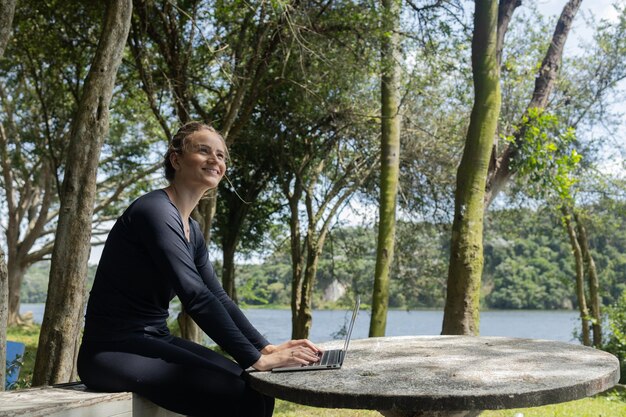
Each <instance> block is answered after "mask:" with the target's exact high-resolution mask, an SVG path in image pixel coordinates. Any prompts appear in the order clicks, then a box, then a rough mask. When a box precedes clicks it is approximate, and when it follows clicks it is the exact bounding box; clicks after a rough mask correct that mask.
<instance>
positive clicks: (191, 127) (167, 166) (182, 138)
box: [163, 122, 228, 182]
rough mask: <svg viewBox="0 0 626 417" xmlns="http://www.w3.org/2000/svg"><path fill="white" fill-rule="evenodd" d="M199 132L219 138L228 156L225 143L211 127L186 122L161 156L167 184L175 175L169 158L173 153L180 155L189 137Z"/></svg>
mask: <svg viewBox="0 0 626 417" xmlns="http://www.w3.org/2000/svg"><path fill="white" fill-rule="evenodd" d="M201 130H208V131H209V132H212V133H215V134H216V135H217V137H219V138H220V140H221V141H222V144H223V145H224V150H225V151H226V153H227V154H228V147H227V146H226V141H225V140H224V138H223V137H222V135H221V134H220V132H218V131H217V130H216V129H215V128H214V127H213V126H211V125H208V124H206V123H202V122H187V123H185V124H184V125H182V126H181V127H180V128H179V129H178V131H177V132H176V134H175V135H174V136H173V137H172V139H171V140H170V143H169V144H168V147H167V151H166V152H165V155H163V169H164V170H165V179H166V180H168V181H169V182H172V181H173V180H174V176H175V175H176V170H175V169H174V166H173V165H172V161H171V160H170V157H171V156H172V154H173V153H177V154H182V153H183V152H184V151H185V150H187V144H188V143H189V137H190V136H191V135H193V134H194V133H196V132H199V131H201Z"/></svg>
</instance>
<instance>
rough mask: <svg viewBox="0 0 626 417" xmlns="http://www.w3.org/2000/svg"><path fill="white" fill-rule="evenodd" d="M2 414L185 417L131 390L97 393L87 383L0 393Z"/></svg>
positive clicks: (4, 416) (29, 416)
mask: <svg viewBox="0 0 626 417" xmlns="http://www.w3.org/2000/svg"><path fill="white" fill-rule="evenodd" d="M0 416H1V417H17V416H19V417H84V416H89V417H184V416H183V415H182V414H177V413H173V412H171V411H168V410H165V409H164V408H161V407H159V406H157V405H155V404H154V403H152V402H150V401H148V400H146V399H145V398H142V397H140V396H139V395H137V394H133V393H131V392H116V393H106V392H94V391H89V390H88V389H87V388H86V387H85V386H84V385H83V384H80V383H69V384H60V385H55V386H51V387H41V388H31V389H23V390H14V391H6V392H0Z"/></svg>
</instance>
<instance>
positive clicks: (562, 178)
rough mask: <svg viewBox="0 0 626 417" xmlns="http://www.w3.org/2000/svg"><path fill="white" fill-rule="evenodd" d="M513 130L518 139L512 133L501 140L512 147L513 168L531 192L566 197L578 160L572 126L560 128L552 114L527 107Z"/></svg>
mask: <svg viewBox="0 0 626 417" xmlns="http://www.w3.org/2000/svg"><path fill="white" fill-rule="evenodd" d="M516 130H517V131H519V132H522V136H521V137H522V139H521V140H520V141H517V142H516V141H515V139H514V136H513V135H511V136H508V137H504V140H506V141H507V142H509V143H511V144H512V145H513V146H515V150H516V154H515V156H514V158H513V168H514V169H516V170H517V171H518V173H519V175H521V176H524V177H526V178H528V180H530V183H531V185H532V186H533V187H532V189H531V194H535V195H537V196H539V197H550V196H557V197H558V198H559V199H560V200H561V201H568V200H570V199H571V198H572V197H571V194H572V188H573V187H574V185H575V184H576V183H577V182H578V179H577V178H576V171H577V169H578V167H579V166H580V162H581V160H582V155H581V154H580V153H579V152H578V151H577V149H576V146H577V143H576V131H575V129H573V128H571V127H565V128H563V127H562V126H561V123H560V121H559V119H558V118H557V117H556V116H555V115H553V114H550V113H548V112H546V111H544V110H543V109H539V108H531V109H529V110H528V111H527V113H526V114H525V115H524V116H523V117H522V124H521V126H518V127H517V128H516Z"/></svg>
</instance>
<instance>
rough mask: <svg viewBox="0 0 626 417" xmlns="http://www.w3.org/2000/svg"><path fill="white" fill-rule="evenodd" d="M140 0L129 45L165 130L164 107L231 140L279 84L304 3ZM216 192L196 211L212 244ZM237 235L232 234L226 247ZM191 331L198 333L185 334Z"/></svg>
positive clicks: (185, 325) (183, 319)
mask: <svg viewBox="0 0 626 417" xmlns="http://www.w3.org/2000/svg"><path fill="white" fill-rule="evenodd" d="M136 4H137V7H136V10H137V13H136V18H135V19H133V27H132V34H131V49H132V51H133V55H134V59H135V63H136V67H137V70H138V73H139V76H140V79H141V82H142V87H143V89H144V91H145V93H146V96H147V97H148V102H149V103H150V108H151V109H152V111H153V112H154V114H155V116H156V118H157V119H158V120H159V121H160V124H161V126H162V127H163V130H164V133H165V134H166V136H167V137H170V136H171V135H170V132H169V124H170V122H171V118H169V117H167V116H166V114H165V109H170V108H171V109H174V114H175V116H176V118H177V119H178V121H179V122H180V123H185V122H187V121H189V120H191V119H197V120H203V121H205V122H206V123H211V124H213V125H214V126H215V127H216V128H217V129H219V130H220V131H221V133H222V135H223V136H224V139H225V140H226V143H227V145H228V146H230V145H232V144H233V143H234V142H235V141H236V139H237V137H238V136H239V135H240V133H241V131H242V130H243V129H244V128H245V127H246V125H247V124H248V123H249V121H250V118H251V117H252V115H253V112H254V110H255V105H256V103H257V101H258V100H259V98H260V97H261V96H262V95H263V94H267V93H269V91H270V90H271V89H272V87H273V86H274V85H275V84H277V78H276V77H275V76H274V75H272V74H270V73H269V68H270V67H272V64H277V65H279V63H278V62H277V61H276V57H277V56H278V53H277V52H278V51H280V48H281V47H283V46H285V45H288V44H289V42H290V36H291V31H290V30H289V29H290V24H291V23H290V21H291V19H292V14H297V12H298V9H299V8H300V7H302V5H301V4H299V3H298V2H284V3H280V4H276V7H273V5H271V4H269V3H267V2H263V1H261V2H251V3H249V2H248V3H245V5H243V4H241V5H243V7H239V6H240V4H238V3H237V4H232V3H228V2H215V3H210V2H206V1H201V0H193V1H189V2H181V4H180V5H178V4H174V3H172V2H170V1H161V2H151V1H150V2H149V1H144V0H141V1H138V2H136ZM205 27H210V28H213V29H214V30H213V31H211V32H212V35H211V36H207V35H205V34H204V32H205V31H204V28H205ZM292 29H293V28H292ZM159 100H163V101H168V102H169V103H168V105H164V104H162V103H160V102H159ZM211 197H212V198H207V199H204V200H202V201H201V202H200V204H199V205H198V207H197V209H196V210H195V211H194V218H195V219H196V220H198V222H199V223H200V225H201V226H202V229H203V233H204V236H205V239H206V241H207V242H209V241H210V240H211V236H210V234H211V225H212V222H213V217H214V215H215V210H216V201H217V198H216V194H212V195H211ZM237 233H238V232H235V234H237ZM233 236H234V235H233ZM236 241H237V239H235V240H232V241H231V240H229V241H228V242H227V243H228V246H232V243H234V244H236ZM227 258H228V259H230V255H227ZM230 271H231V269H228V271H226V272H228V273H229V274H230ZM226 279H227V280H230V277H227V278H226ZM180 321H181V322H182V323H183V325H182V326H181V327H182V328H188V329H194V330H193V331H192V333H193V334H194V335H195V334H198V332H199V329H196V328H194V327H193V326H191V324H190V323H189V322H190V321H191V319H190V318H189V317H188V316H186V313H184V312H182V314H181V315H180ZM187 336H189V337H192V335H191V334H190V335H186V334H185V333H183V337H187ZM189 337H188V338H189Z"/></svg>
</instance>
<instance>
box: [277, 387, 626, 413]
mask: <svg viewBox="0 0 626 417" xmlns="http://www.w3.org/2000/svg"><path fill="white" fill-rule="evenodd" d="M380 416H381V414H379V413H378V412H376V411H365V410H345V409H324V408H315V407H308V406H304V405H299V404H294V403H290V402H287V401H282V400H277V401H276V409H275V412H274V417H380ZM480 416H481V417H624V416H626V393H625V392H624V390H623V389H621V390H617V389H615V390H611V391H609V392H608V393H605V394H600V395H596V396H595V397H591V398H585V399H582V400H577V401H570V402H567V403H561V404H553V405H546V406H543V407H533V408H520V409H513V410H497V411H485V412H483V413H482V414H481V415H480Z"/></svg>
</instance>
